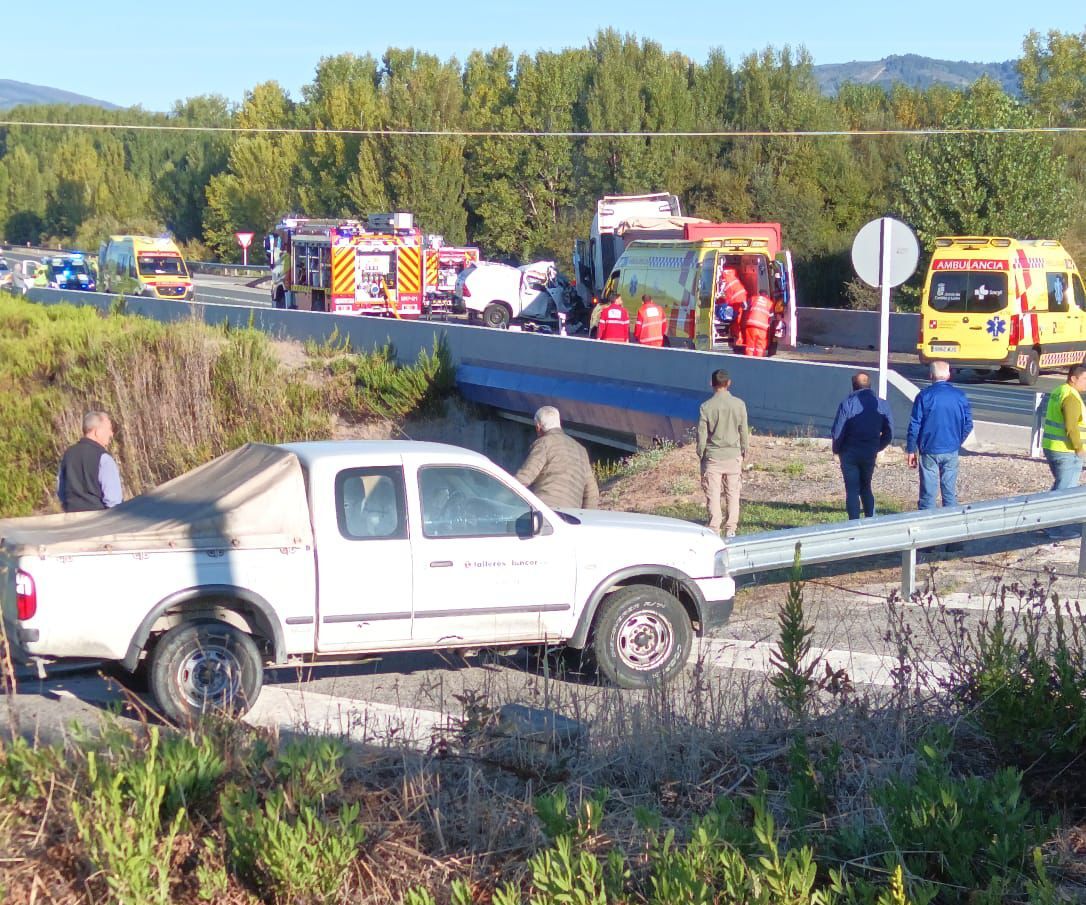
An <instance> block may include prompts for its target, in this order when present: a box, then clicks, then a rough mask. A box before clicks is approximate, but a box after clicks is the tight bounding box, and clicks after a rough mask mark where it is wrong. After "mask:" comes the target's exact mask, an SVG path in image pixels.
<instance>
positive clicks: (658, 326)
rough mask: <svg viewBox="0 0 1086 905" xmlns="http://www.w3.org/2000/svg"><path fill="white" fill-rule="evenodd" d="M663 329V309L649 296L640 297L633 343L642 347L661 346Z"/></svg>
mask: <svg viewBox="0 0 1086 905" xmlns="http://www.w3.org/2000/svg"><path fill="white" fill-rule="evenodd" d="M664 327H665V322H664V309H663V308H661V307H660V306H659V305H657V304H656V302H654V301H653V300H652V296H651V295H643V296H641V307H640V308H639V309H638V310H637V323H635V324H634V342H636V343H640V344H641V345H642V346H657V347H659V346H662V345H663V344H664Z"/></svg>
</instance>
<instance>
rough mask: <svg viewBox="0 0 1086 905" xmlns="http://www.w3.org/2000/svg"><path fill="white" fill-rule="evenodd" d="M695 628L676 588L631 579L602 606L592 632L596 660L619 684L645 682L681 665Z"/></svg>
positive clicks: (659, 678)
mask: <svg viewBox="0 0 1086 905" xmlns="http://www.w3.org/2000/svg"><path fill="white" fill-rule="evenodd" d="M693 635H694V630H693V626H691V624H690V617H689V615H687V612H686V610H685V609H683V605H682V604H681V603H679V600H678V598H677V597H675V595H674V594H670V593H668V592H667V591H664V590H661V589H660V588H656V587H653V586H652V585H643V584H639V585H632V586H630V587H628V588H622V589H621V590H618V591H615V592H614V593H613V594H611V595H610V596H609V597H608V598H607V599H606V600H605V601H604V602H603V605H602V606H601V608H600V612H599V614H598V615H597V617H596V624H595V628H594V631H593V638H592V653H593V654H594V655H595V658H596V665H597V667H598V668H599V670H600V672H601V673H603V675H604V676H606V677H607V678H608V679H609V680H610V681H611V682H613V683H614V684H615V685H617V686H619V688H649V687H651V686H653V685H655V684H657V683H660V682H666V681H668V680H669V679H671V678H673V677H674V676H676V675H677V674H678V673H679V672H681V671H682V668H683V666H685V665H686V660H687V658H688V657H689V656H690V648H691V645H692V643H693Z"/></svg>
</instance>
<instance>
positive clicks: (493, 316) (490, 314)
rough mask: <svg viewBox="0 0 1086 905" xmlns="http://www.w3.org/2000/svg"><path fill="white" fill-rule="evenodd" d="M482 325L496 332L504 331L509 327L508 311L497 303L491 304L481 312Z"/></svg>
mask: <svg viewBox="0 0 1086 905" xmlns="http://www.w3.org/2000/svg"><path fill="white" fill-rule="evenodd" d="M483 323H484V324H485V325H486V326H488V327H494V328H495V329H498V330H504V329H506V328H507V327H508V326H509V309H508V308H506V307H505V305H502V304H500V303H499V302H491V303H490V304H489V305H487V306H486V310H484V311H483Z"/></svg>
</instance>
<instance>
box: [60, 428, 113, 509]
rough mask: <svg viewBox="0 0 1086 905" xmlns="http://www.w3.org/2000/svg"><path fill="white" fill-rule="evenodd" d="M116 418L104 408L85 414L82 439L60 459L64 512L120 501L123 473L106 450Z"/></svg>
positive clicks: (109, 506) (110, 504) (105, 505)
mask: <svg viewBox="0 0 1086 905" xmlns="http://www.w3.org/2000/svg"><path fill="white" fill-rule="evenodd" d="M112 439H113V421H112V420H111V419H110V417H109V415H107V414H106V413H105V412H87V414H85V415H84V416H83V439H82V440H80V441H79V442H77V443H75V444H73V445H72V446H70V447H68V450H67V451H66V452H65V453H64V458H62V459H61V460H60V474H59V475H58V476H57V496H59V497H60V505H61V506H63V507H64V511H65V512H92V511H94V510H96V509H110V508H112V507H113V506H116V505H117V504H118V503H119V502H121V473H120V471H119V470H118V469H117V463H116V462H115V461H114V459H113V456H111V455H110V454H109V453H108V452H107V448H108V447H109V443H110V441H111V440H112Z"/></svg>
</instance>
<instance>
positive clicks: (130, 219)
mask: <svg viewBox="0 0 1086 905" xmlns="http://www.w3.org/2000/svg"><path fill="white" fill-rule="evenodd" d="M1017 65H1018V72H1019V75H1020V77H1021V86H1022V99H1021V100H1017V99H1014V98H1012V97H1010V96H1008V95H1007V94H1006V93H1005V92H1004V91H1003V90H1002V89H1001V88H1000V87H999V86H998V85H997V84H996V83H995V82H993V81H991V80H988V79H982V80H981V81H978V82H976V83H975V84H974V85H972V86H971V87H970V88H968V89H966V90H955V89H951V88H948V87H945V86H934V87H931V88H928V89H926V90H918V89H913V88H908V87H904V86H896V87H894V88H893V89H892V90H890V91H885V90H884V89H882V88H880V87H877V86H871V85H857V84H849V85H845V86H843V87H842V88H841V89H840V91H839V92H838V94H837V95H836V96H834V97H826V96H823V95H822V94H821V93H820V91H819V89H818V87H817V84H816V82H815V79H814V75H813V64H812V60H811V57H810V55H809V54H808V53H807V52H806V51H805V50H803V49H802V48H800V49H798V50H794V49H792V48H790V47H787V46H786V47H784V48H783V49H774V48H767V49H766V50H764V51H762V52H760V53H756V54H751V55H749V56H746V57H744V58H743V59H742V60H741V61H740V62H739V63H738V64H737V65H733V64H732V63H730V62H729V60H728V58H727V56H726V55H725V52H724V51H723V50H716V51H713V52H711V53H710V54H709V55H708V58H707V59H706V60H705V62H703V63H699V62H694V61H692V60H690V59H689V58H687V57H685V56H683V55H681V54H679V53H669V52H667V51H666V50H665V49H664V48H663V47H662V46H661V45H660V44H658V43H656V42H654V41H651V40H644V39H639V38H637V37H636V36H633V35H623V34H620V33H618V32H616V31H613V30H606V31H601V32H599V33H598V34H597V35H596V36H595V38H593V39H592V40H591V41H589V42H588V44H587V46H585V47H581V48H572V49H565V50H562V51H560V52H550V51H539V52H537V53H535V54H534V55H527V54H524V55H521V56H519V57H516V58H514V56H513V55H512V54H511V53H510V52H509V50H508V49H507V48H505V47H498V48H495V49H492V50H489V51H485V52H484V51H474V52H472V53H471V54H470V55H469V56H468V57H467V59H466V61H464V62H463V63H461V62H460V61H458V60H456V59H449V60H441V59H439V58H438V57H436V56H433V55H431V54H427V53H424V52H422V51H419V50H414V49H390V50H388V51H387V52H386V53H385V54H384V55H383V56H382V57H381V58H380V59H377V58H375V57H373V56H370V55H364V56H357V55H354V54H340V55H338V56H333V57H327V58H325V59H323V60H321V62H320V63H319V65H318V66H317V69H316V73H315V75H314V78H313V81H312V82H310V83H309V84H307V85H305V86H304V87H303V88H302V91H301V97H300V98H297V99H294V98H291V97H290V96H289V94H288V93H287V92H286V91H284V90H283V88H282V87H281V86H280V85H278V84H277V83H276V82H265V83H262V84H259V85H256V86H255V87H254V88H253V89H252V90H251V91H248V92H246V95H245V98H244V100H243V101H242V102H241V103H240V104H237V105H235V104H232V103H230V102H229V101H228V100H226V99H225V98H223V97H219V96H199V97H193V98H189V99H186V100H183V101H178V102H177V103H176V104H175V105H174V107H173V109H172V110H171V111H170V112H168V113H151V112H147V111H144V110H142V109H140V108H129V109H123V110H102V109H99V108H95V107H84V106H79V107H76V106H65V105H49V106H24V107H17V108H14V109H12V110H9V111H7V112H6V113H5V114H3V115H2V116H0V235H3V236H4V237H5V239H6V240H7V241H8V242H13V243H20V244H22V243H27V242H29V243H32V244H37V243H39V242H49V243H54V242H59V243H62V244H64V245H66V246H75V247H81V248H85V249H86V250H88V251H93V250H94V249H95V248H97V245H98V242H99V241H100V240H101V239H102V238H103V237H104V236H106V235H108V234H110V233H113V232H152V233H157V232H161V231H164V230H168V231H170V232H172V233H173V234H174V235H175V236H176V238H177V239H178V240H179V241H181V242H182V243H183V244H184V245H185V246H186V247H187V249H188V251H189V254H190V255H192V256H195V257H200V256H203V257H213V258H216V259H220V260H237V259H239V258H240V249H239V248H238V246H237V244H236V241H235V239H234V235H233V234H234V232H235V231H238V230H246V231H253V232H256V233H257V234H258V235H259V234H260V233H263V232H265V231H266V230H267V229H269V228H270V227H271V226H272V225H273V224H274V223H275V222H276V221H277V220H278V218H279V217H280V216H282V215H283V214H285V213H288V212H294V213H299V214H305V215H309V216H354V217H359V216H363V215H365V214H366V213H370V212H376V211H388V210H406V211H411V212H412V213H414V215H415V217H416V222H417V223H418V224H419V225H420V226H421V227H422V228H423V229H424V230H425V231H426V232H430V233H441V234H442V235H444V236H445V239H446V241H447V242H449V243H453V244H462V243H471V244H476V245H478V246H480V248H481V249H482V252H483V255H484V257H485V258H488V259H494V260H510V261H528V260H534V259H540V258H548V259H554V260H557V261H558V262H559V264H560V265H561V266H563V267H565V268H567V269H568V267H569V260H570V253H571V249H572V243H573V239H574V238H576V237H580V236H586V235H587V234H588V228H589V224H590V222H591V218H592V215H593V213H594V210H595V201H596V199H597V198H599V197H601V196H602V195H604V194H615V193H642V192H650V191H662V190H667V191H671V192H674V193H676V194H678V195H679V196H680V198H681V199H682V201H683V205H684V213H688V214H693V215H695V216H700V217H706V218H710V219H714V220H730V221H758V220H772V221H779V222H781V223H782V225H783V228H784V233H785V237H786V244H787V245H788V246H789V247H790V248H791V249H792V251H793V254H794V256H795V259H796V264H797V275H798V279H799V282H800V292H801V294H802V298H803V301H804V302H805V303H809V304H831V305H841V304H843V305H856V306H864V305H866V304H868V303H869V302H870V295H869V294H867V293H865V292H864V290H863V289H862V288H860V287H859V286H858V284H857V283H856V281H855V280H854V279H852V270H851V263H850V260H849V249H850V247H851V243H852V239H853V237H854V235H855V233H856V230H857V229H858V228H859V227H860V226H862V225H863V224H864V223H865V222H866V221H867V220H869V219H871V218H872V217H876V216H881V215H884V214H887V213H889V214H892V215H895V216H898V217H900V218H902V219H904V220H905V221H906V222H907V223H909V224H910V225H912V226H913V227H914V229H915V230H916V231H917V233H918V235H919V237H920V238H921V240H922V242H923V243H924V244H925V245H927V246H930V244H931V242H932V240H933V239H934V237H935V236H937V235H945V234H1004V235H1012V236H1017V237H1045V238H1059V239H1062V240H1063V241H1064V242H1065V244H1067V246H1068V247H1069V249H1070V250H1071V251H1072V254H1075V253H1076V252H1077V253H1078V254H1079V255H1080V256H1086V134H1084V133H1078V132H1073V131H1071V132H1060V131H1053V132H1042V133H1038V132H1023V131H1014V130H1021V129H1028V128H1030V127H1045V128H1049V129H1053V128H1055V129H1066V128H1072V129H1073V128H1075V127H1083V126H1086V30H1084V31H1083V33H1082V34H1081V35H1068V34H1062V33H1060V32H1049V33H1048V34H1047V35H1040V34H1038V33H1036V32H1030V33H1029V34H1028V35H1026V37H1025V38H1024V40H1023V52H1022V57H1021V58H1020V59H1019V60H1018V64H1017ZM15 121H22V122H38V123H49V124H53V125H49V126H25V125H14V124H12V123H13V122H15ZM74 123H82V124H93V125H95V126H108V128H75V127H73V126H71V125H68V124H74ZM181 126H187V127H220V128H222V127H230V128H234V129H241V130H285V131H210V130H209V131H185V130H179V129H177V127H181ZM148 127H159V128H148ZM161 127H173V128H161ZM992 128H995V129H1003V130H1011V131H1002V132H997V133H991V132H962V131H956V132H954V133H952V134H916V135H893V134H886V135H862V136H861V135H849V134H844V135H841V134H836V135H826V134H823V135H794V134H781V133H796V132H805V133H811V132H819V133H841V132H856V131H860V130H863V131H868V132H878V131H894V130H903V129H904V130H969V129H992ZM352 129H353V130H360V131H361V130H373V131H377V132H387V133H394V132H396V131H402V130H416V131H431V132H435V131H436V132H454V133H456V132H461V133H462V132H488V133H507V132H533V133H535V132H548V133H587V134H577V135H573V136H569V135H547V136H517V137H514V136H509V135H500V134H488V135H481V136H472V135H464V134H455V135H440V136H435V135H429V136H425V135H402V134H400V135H397V134H346V133H343V132H337V131H334V130H352ZM294 130H297V131H294ZM309 130H311V131H309ZM613 132H620V133H633V132H637V133H661V132H731V133H748V134H733V135H728V136H712V137H696V136H682V137H661V136H658V135H650V136H648V137H645V136H632V135H628V134H624V135H620V136H610V135H598V134H592V133H613ZM750 133H755V134H750ZM764 133H773V134H764ZM255 244H257V243H254V245H255ZM261 257H262V252H261V251H260V250H259V249H254V254H253V259H255V260H259V259H260V258H261Z"/></svg>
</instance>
